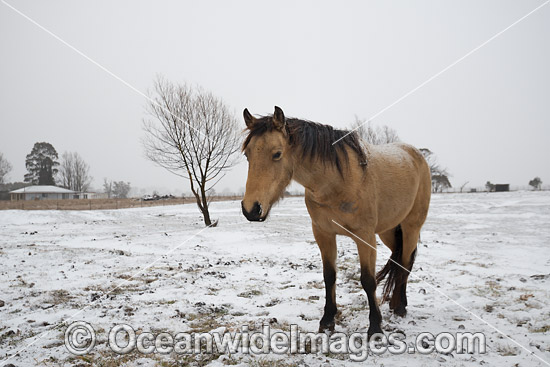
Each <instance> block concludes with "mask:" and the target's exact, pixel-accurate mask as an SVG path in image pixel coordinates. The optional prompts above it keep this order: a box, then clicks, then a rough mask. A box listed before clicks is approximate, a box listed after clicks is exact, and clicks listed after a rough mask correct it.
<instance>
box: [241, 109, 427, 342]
mask: <svg viewBox="0 0 550 367" xmlns="http://www.w3.org/2000/svg"><path fill="white" fill-rule="evenodd" d="M243 115H244V120H245V122H246V127H247V130H248V135H247V136H246V139H245V141H244V143H243V146H242V150H243V152H244V154H245V156H246V157H247V160H248V178H247V182H246V192H245V195H244V198H243V200H242V202H241V206H242V211H243V214H244V216H245V217H246V218H247V219H248V220H249V221H260V222H261V221H264V220H266V218H267V216H268V214H269V211H270V209H271V207H272V206H273V204H274V203H275V202H277V201H278V200H279V199H280V198H281V197H282V195H283V193H284V191H285V188H286V187H287V186H288V185H289V184H290V182H291V180H295V181H296V182H298V183H299V184H301V185H303V186H304V188H305V203H306V206H307V210H308V212H309V215H310V217H311V222H312V227H313V235H314V237H315V240H316V242H317V245H318V246H319V249H320V251H321V257H322V261H323V278H324V281H325V290H326V303H325V308H324V315H323V317H322V318H321V321H320V325H319V332H324V331H327V330H328V331H334V325H335V322H334V318H335V315H336V312H337V306H336V290H335V288H336V287H335V283H336V256H337V251H336V235H344V236H348V237H351V238H352V239H353V240H354V241H355V242H356V244H357V250H358V252H359V261H360V265H361V285H362V286H363V289H364V290H365V292H366V295H367V298H368V303H369V328H368V335H369V336H372V335H374V334H377V333H382V328H381V319H382V317H381V314H380V309H379V307H378V302H377V299H376V285H377V283H379V282H380V281H382V280H383V279H384V278H385V277H387V278H388V279H387V280H386V283H385V285H384V289H383V299H382V302H384V301H386V300H388V299H389V306H390V309H391V310H393V312H394V314H396V315H398V316H404V315H405V314H406V312H407V311H406V306H407V294H406V287H407V278H408V275H409V273H410V271H411V269H412V266H413V263H414V259H415V255H416V246H417V243H418V240H419V235H420V228H421V227H422V225H423V224H424V221H425V220H426V216H427V213H428V207H429V203H430V195H431V177H430V169H429V167H428V164H427V163H426V160H425V159H424V157H423V156H422V154H421V153H420V152H419V151H418V150H417V149H416V148H414V147H413V146H411V145H407V144H403V143H392V144H385V145H370V144H366V143H365V142H364V141H362V140H361V138H360V137H359V136H358V134H357V133H356V132H351V133H350V132H349V131H345V130H338V129H334V128H333V127H332V126H329V125H322V124H319V123H314V122H310V121H304V120H299V119H294V118H285V115H284V113H283V111H282V110H281V109H280V108H279V107H275V112H274V114H273V115H269V116H262V117H254V116H252V115H251V114H250V112H248V110H247V109H245V110H244V112H243ZM376 234H378V236H379V237H380V239H381V240H382V242H383V243H384V244H385V245H386V246H387V247H388V248H389V249H390V250H391V251H392V254H391V256H390V259H389V260H388V262H387V264H386V265H385V266H384V267H383V269H382V270H381V271H380V272H378V274H376V275H375V266H376ZM390 294H391V297H390Z"/></svg>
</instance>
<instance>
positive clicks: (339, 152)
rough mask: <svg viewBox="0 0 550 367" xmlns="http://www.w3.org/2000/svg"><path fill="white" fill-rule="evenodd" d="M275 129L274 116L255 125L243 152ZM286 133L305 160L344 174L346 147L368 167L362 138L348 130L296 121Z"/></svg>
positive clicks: (291, 120)
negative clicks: (317, 162) (308, 159)
mask: <svg viewBox="0 0 550 367" xmlns="http://www.w3.org/2000/svg"><path fill="white" fill-rule="evenodd" d="M273 129H275V127H274V125H273V118H272V116H264V117H259V118H256V121H255V123H254V125H252V127H251V128H249V129H248V130H249V133H248V136H247V137H246V139H245V141H244V143H243V148H242V149H243V150H244V149H246V147H247V146H248V144H249V143H250V140H251V139H252V138H253V137H254V136H260V135H263V134H264V133H265V132H267V131H272V130H273ZM285 129H286V132H287V134H288V137H289V142H290V146H291V147H293V148H300V153H301V155H302V157H303V158H310V159H314V158H318V159H320V160H321V161H322V162H323V163H331V164H334V166H336V168H337V169H338V171H339V172H340V174H342V164H341V161H340V158H343V159H344V160H345V162H346V163H347V162H348V159H349V157H348V153H347V150H346V149H345V147H346V145H347V146H348V147H350V148H351V149H352V150H353V151H354V152H355V153H356V154H357V157H358V158H359V161H360V162H361V164H362V166H363V167H364V166H365V164H366V161H367V157H366V156H365V152H364V151H363V149H362V147H361V142H360V139H359V136H358V134H357V132H355V131H353V132H351V133H350V132H349V131H348V130H339V129H335V128H333V127H332V126H329V125H323V124H319V123H316V122H311V121H307V120H299V119H295V118H287V119H286V124H285ZM346 134H348V135H346ZM344 136H345V137H344ZM342 137H344V138H343V139H342V140H340V141H338V142H337V143H336V144H333V143H334V142H335V141H337V140H339V139H341V138H342Z"/></svg>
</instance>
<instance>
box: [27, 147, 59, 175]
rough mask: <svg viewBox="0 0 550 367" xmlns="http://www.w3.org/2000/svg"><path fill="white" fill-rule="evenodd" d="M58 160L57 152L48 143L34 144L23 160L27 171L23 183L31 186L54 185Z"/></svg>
mask: <svg viewBox="0 0 550 367" xmlns="http://www.w3.org/2000/svg"><path fill="white" fill-rule="evenodd" d="M58 159H59V157H58V155H57V151H56V150H55V148H54V147H53V146H52V145H51V144H50V143H46V142H41V143H35V144H34V147H33V148H32V151H31V152H30V153H29V154H27V158H26V160H25V166H26V167H27V171H28V173H27V174H25V182H29V183H31V184H33V185H55V179H54V177H55V175H56V174H57V166H59V162H58V161H57V160H58Z"/></svg>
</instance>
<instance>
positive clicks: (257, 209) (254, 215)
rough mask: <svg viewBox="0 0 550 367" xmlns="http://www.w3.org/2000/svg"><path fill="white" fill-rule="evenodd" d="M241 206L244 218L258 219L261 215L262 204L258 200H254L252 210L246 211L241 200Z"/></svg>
mask: <svg viewBox="0 0 550 367" xmlns="http://www.w3.org/2000/svg"><path fill="white" fill-rule="evenodd" d="M241 206H242V209H243V214H244V216H245V217H246V219H248V220H250V221H259V220H260V218H261V216H262V205H261V204H260V203H259V202H257V201H256V202H255V203H254V205H253V206H252V210H250V211H248V210H246V208H245V207H244V203H243V202H241Z"/></svg>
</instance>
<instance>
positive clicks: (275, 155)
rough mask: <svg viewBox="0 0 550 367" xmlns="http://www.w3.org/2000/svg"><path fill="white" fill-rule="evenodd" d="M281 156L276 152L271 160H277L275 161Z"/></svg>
mask: <svg viewBox="0 0 550 367" xmlns="http://www.w3.org/2000/svg"><path fill="white" fill-rule="evenodd" d="M281 154H282V153H281V152H277V153H275V154H273V160H277V159H279V158H281Z"/></svg>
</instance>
